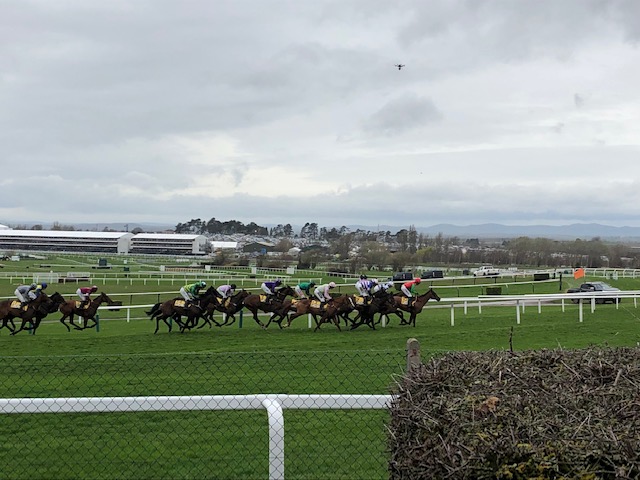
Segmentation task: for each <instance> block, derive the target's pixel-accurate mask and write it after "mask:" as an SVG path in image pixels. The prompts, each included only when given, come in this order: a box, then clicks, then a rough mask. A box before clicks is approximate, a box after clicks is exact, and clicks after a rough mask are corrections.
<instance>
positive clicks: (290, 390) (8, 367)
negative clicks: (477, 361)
mask: <svg viewBox="0 0 640 480" xmlns="http://www.w3.org/2000/svg"><path fill="white" fill-rule="evenodd" d="M1 358H2V360H3V363H4V365H5V369H4V371H3V374H2V376H1V377H0V397H2V398H4V399H19V398H20V399H25V400H22V401H20V402H17V403H16V401H15V400H13V403H12V404H9V403H7V402H6V401H5V403H7V404H5V405H3V407H2V409H3V411H4V413H8V414H6V415H0V439H1V442H0V461H1V462H2V465H3V468H2V470H1V472H0V478H11V479H22V478H24V479H33V478H104V479H109V478H171V479H174V478H219V479H227V478H228V479H242V478H246V479H249V478H251V479H253V478H268V477H269V472H270V469H271V467H272V465H271V464H270V454H269V446H270V442H272V441H273V439H272V438H270V428H269V427H270V426H272V425H271V422H272V418H271V416H269V417H268V413H267V410H266V409H233V410H229V409H222V410H212V409H214V408H216V409H217V408H223V405H222V404H221V403H220V402H221V400H220V398H221V397H222V396H238V395H256V394H277V395H283V394H289V395H297V396H311V395H313V397H305V401H306V402H307V403H308V402H311V403H312V404H313V405H312V407H313V408H312V409H310V410H307V409H298V408H296V407H294V408H292V409H289V408H285V409H284V410H283V411H282V412H283V413H282V415H283V421H284V427H285V429H284V431H285V439H280V440H281V441H284V440H286V441H284V443H283V445H284V451H283V456H282V458H281V461H283V462H284V465H282V466H281V467H282V469H281V470H282V471H283V472H286V478H287V479H296V478H299V479H315V478H318V479H332V478H336V479H337V478H349V479H373V478H388V460H389V453H388V448H387V427H386V425H387V423H388V421H389V413H388V411H387V410H386V409H384V408H382V409H381V408H374V409H337V410H333V409H326V408H328V407H329V406H330V405H328V404H327V399H326V398H324V397H322V395H336V394H338V395H348V396H353V398H356V396H358V395H377V396H380V395H388V394H390V393H391V391H392V390H393V389H394V385H395V380H394V377H395V376H397V375H402V374H403V372H404V370H405V368H406V362H407V360H406V352H405V351H404V350H385V351H334V352H326V351H324V352H285V351H279V352H267V353H265V352H259V353H257V352H256V353H225V354H220V353H210V354H209V353H194V354H163V355H157V354H150V355H122V356H94V355H78V356H49V357H26V358H25V357H14V358H12V357H1ZM203 395H204V396H214V397H202V398H201V399H200V401H202V402H204V403H203V404H199V405H195V404H189V405H187V407H188V408H189V409H190V410H189V411H150V410H149V409H147V411H144V410H145V409H144V408H142V409H140V408H138V407H137V406H136V407H134V404H133V403H126V402H127V401H128V400H126V399H125V400H124V401H123V399H122V398H121V397H147V396H152V397H162V398H160V399H159V400H158V401H159V402H162V401H165V403H167V405H164V404H160V408H159V410H163V409H166V408H169V405H168V403H170V402H169V401H168V400H166V399H164V400H163V398H164V397H168V396H171V397H173V396H183V397H184V396H203ZM78 397H108V398H111V399H112V400H108V399H106V400H103V402H104V404H103V405H102V407H104V408H102V410H100V409H98V410H96V409H94V408H91V407H90V404H86V405H88V406H85V404H82V405H80V404H79V403H78V400H73V399H74V398H78ZM347 398H349V397H347ZM28 399H41V400H39V402H40V403H39V404H38V405H37V406H35V405H33V403H34V402H35V401H34V400H28ZM52 399H57V400H56V401H53V400H52ZM186 401H187V402H189V401H191V402H193V401H195V400H186ZM207 402H209V403H207ZM314 402H315V403H314ZM347 402H349V400H347ZM329 403H331V402H329ZM352 403H354V402H352ZM365 403H366V400H365ZM12 405H13V406H12ZM16 405H18V407H19V408H18V407H17V406H16ZM203 405H204V407H203ZM291 405H293V403H292V404H291ZM232 406H233V405H232ZM201 407H202V408H201ZM285 407H286V405H285ZM29 408H32V409H35V410H31V411H38V412H49V411H51V412H52V413H40V414H37V415H36V414H29V413H19V412H20V411H23V410H28V409H29ZM365 408H366V406H365ZM12 409H13V410H12ZM49 409H50V410H49ZM105 410H106V411H109V412H110V413H96V412H97V411H102V412H104V411H105ZM135 410H142V411H135ZM56 411H63V412H64V411H73V412H79V413H53V412H56ZM272 460H273V459H272Z"/></svg>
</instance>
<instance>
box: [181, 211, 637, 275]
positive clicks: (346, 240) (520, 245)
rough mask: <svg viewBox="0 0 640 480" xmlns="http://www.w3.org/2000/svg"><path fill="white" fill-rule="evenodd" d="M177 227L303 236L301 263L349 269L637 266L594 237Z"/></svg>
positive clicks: (286, 240) (214, 224)
mask: <svg viewBox="0 0 640 480" xmlns="http://www.w3.org/2000/svg"><path fill="white" fill-rule="evenodd" d="M176 233H196V234H227V235H229V234H234V233H240V234H253V235H262V236H271V237H274V239H276V240H277V241H276V242H275V243H276V251H280V252H282V253H283V254H284V253H285V252H287V251H288V250H289V248H291V247H292V246H293V242H292V240H293V239H296V238H299V239H306V240H309V241H311V242H307V245H309V244H313V242H314V241H317V242H318V245H317V246H314V248H311V247H308V248H304V249H303V252H302V254H301V256H300V262H301V264H302V266H305V265H314V264H317V263H322V262H327V261H337V262H342V263H345V264H349V265H350V266H351V268H352V269H353V270H354V271H357V270H358V269H361V268H367V267H371V266H379V265H392V266H393V267H394V269H397V270H399V269H402V268H403V267H404V266H407V265H433V266H437V265H477V264H483V263H486V264H492V265H496V266H502V267H506V266H510V265H529V266H533V267H563V266H583V267H590V268H599V267H612V268H613V267H615V268H640V250H639V249H635V248H634V247H632V246H630V245H628V244H623V243H613V242H606V241H603V240H602V239H601V238H599V237H594V238H591V239H588V240H585V239H580V238H577V239H575V240H570V241H567V240H552V239H548V238H530V237H518V238H510V239H504V240H498V241H491V242H488V241H484V240H483V241H481V239H479V238H467V239H460V238H458V237H456V236H451V237H449V236H445V235H443V234H442V233H438V234H437V235H434V236H430V235H427V234H423V233H418V232H417V230H416V228H415V227H414V226H413V225H411V226H409V228H406V229H401V230H398V231H397V232H395V233H392V232H391V231H369V230H361V229H358V230H354V231H352V230H350V229H349V228H348V227H346V226H342V227H339V228H336V227H332V228H326V227H320V226H319V225H318V224H317V223H314V222H307V223H305V224H304V226H303V227H302V228H301V229H300V231H299V232H298V233H296V232H295V231H294V229H293V227H292V226H291V224H278V225H276V226H275V227H272V228H270V229H269V228H267V227H263V226H260V225H257V224H256V223H254V222H251V223H249V224H247V225H244V224H243V223H242V222H238V221H236V220H230V221H226V222H222V221H219V220H216V219H215V218H212V219H211V220H209V221H204V220H200V219H195V220H190V221H189V222H186V223H184V224H183V223H179V224H178V225H177V226H176Z"/></svg>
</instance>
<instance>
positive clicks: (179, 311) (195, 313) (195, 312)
mask: <svg viewBox="0 0 640 480" xmlns="http://www.w3.org/2000/svg"><path fill="white" fill-rule="evenodd" d="M203 299H204V300H203ZM201 301H202V303H203V304H208V303H209V302H210V301H211V299H210V298H209V296H207V297H206V298H205V296H204V295H203V297H202V298H201V299H198V300H196V301H194V302H188V301H186V300H185V299H184V298H182V297H176V298H172V299H171V300H167V301H165V302H160V303H156V304H155V305H154V306H153V307H151V310H149V311H147V312H145V313H146V314H147V315H149V317H150V318H149V320H155V321H156V329H155V331H154V332H153V333H154V334H156V333H158V329H159V328H160V322H161V321H163V322H164V323H165V324H166V325H167V327H169V332H171V328H172V324H171V320H175V321H176V323H177V324H178V326H179V327H180V332H184V331H185V329H187V328H191V327H193V326H194V325H195V323H196V321H197V319H198V317H200V316H202V315H203V313H204V308H203V307H202V306H200V302H201ZM183 315H184V316H185V317H187V320H186V322H183V321H182V316H183Z"/></svg>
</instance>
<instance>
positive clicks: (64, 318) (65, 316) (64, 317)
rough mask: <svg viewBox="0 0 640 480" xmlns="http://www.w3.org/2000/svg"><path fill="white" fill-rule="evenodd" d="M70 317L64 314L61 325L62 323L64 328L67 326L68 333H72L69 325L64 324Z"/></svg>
mask: <svg viewBox="0 0 640 480" xmlns="http://www.w3.org/2000/svg"><path fill="white" fill-rule="evenodd" d="M68 317H69V315H64V314H63V315H62V318H61V319H60V323H61V324H62V325H64V326H65V328H66V329H67V332H70V331H71V329H70V328H69V325H67V324H66V323H64V321H65V320H66V319H67V318H68Z"/></svg>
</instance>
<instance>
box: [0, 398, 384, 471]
mask: <svg viewBox="0 0 640 480" xmlns="http://www.w3.org/2000/svg"><path fill="white" fill-rule="evenodd" d="M391 399H392V398H391V395H286V394H274V395H201V396H197V395H196V396H157V397H84V398H81V397H72V398H3V399H0V414H29V413H30V414H34V413H113V412H161V411H164V412H166V411H199V410H261V409H266V411H267V416H268V421H269V479H271V480H281V479H284V440H285V431H284V415H283V409H298V410H310V409H314V410H353V409H368V410H371V409H388V408H389V405H390V403H391ZM214 474H215V472H211V475H212V476H213V475H214Z"/></svg>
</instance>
